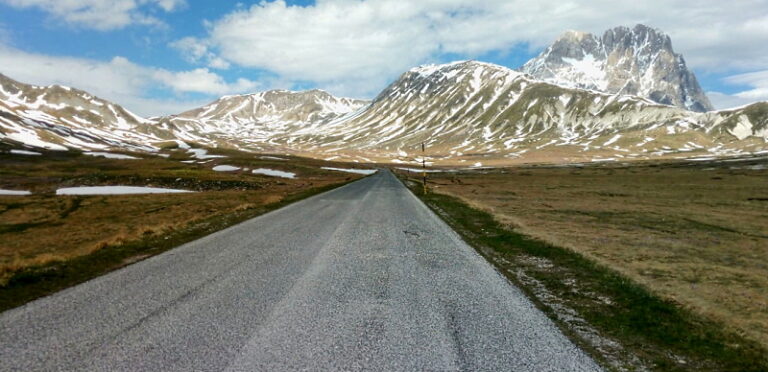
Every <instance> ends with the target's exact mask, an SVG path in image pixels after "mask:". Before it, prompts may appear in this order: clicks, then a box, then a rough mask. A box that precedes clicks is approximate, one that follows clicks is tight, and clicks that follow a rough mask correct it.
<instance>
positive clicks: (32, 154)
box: [11, 150, 42, 156]
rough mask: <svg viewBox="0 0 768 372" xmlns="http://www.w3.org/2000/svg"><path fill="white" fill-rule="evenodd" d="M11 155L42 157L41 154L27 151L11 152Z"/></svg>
mask: <svg viewBox="0 0 768 372" xmlns="http://www.w3.org/2000/svg"><path fill="white" fill-rule="evenodd" d="M11 154H13V155H31V156H39V155H42V154H41V153H39V152H34V151H27V150H11Z"/></svg>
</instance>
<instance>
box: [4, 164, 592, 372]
mask: <svg viewBox="0 0 768 372" xmlns="http://www.w3.org/2000/svg"><path fill="white" fill-rule="evenodd" d="M598 369H599V368H598V367H597V365H596V364H595V363H594V362H593V361H592V360H591V359H590V358H589V357H588V356H587V355H586V354H584V352H582V351H581V350H579V349H578V348H577V347H575V346H574V345H573V344H572V343H571V342H570V341H569V340H568V339H567V338H566V337H565V336H563V335H562V334H561V333H560V331H559V330H558V329H557V328H556V327H555V325H554V324H553V323H552V322H551V321H550V320H549V319H548V318H547V317H546V316H545V315H544V314H543V313H541V312H540V311H539V310H537V309H536V308H535V307H534V306H533V305H532V304H531V303H530V302H529V301H528V300H527V299H526V298H525V297H524V295H523V294H522V293H521V292H520V291H519V290H518V289H517V288H515V287H514V286H512V285H510V284H509V283H508V282H507V280H506V279H505V278H504V277H502V276H501V275H500V274H498V273H497V272H496V271H495V270H494V269H493V268H492V267H491V266H490V265H489V264H488V263H487V262H485V260H484V259H483V258H481V257H480V256H479V255H477V254H476V253H475V252H474V250H473V249H472V248H471V247H469V246H467V245H466V244H465V243H464V242H462V241H461V240H460V238H459V237H458V236H457V235H456V233H455V232H453V231H452V230H451V229H450V228H449V227H448V226H447V225H446V224H445V223H444V222H442V221H441V220H440V219H439V218H438V217H436V216H435V215H434V214H433V213H432V212H431V211H430V210H428V209H427V207H426V206H424V204H422V203H421V202H420V201H419V200H418V199H416V198H415V197H414V196H413V195H412V194H411V193H410V192H409V191H408V190H407V189H405V187H403V185H402V184H400V182H399V181H398V180H397V179H396V178H395V177H394V176H393V175H392V174H391V173H389V172H380V173H379V174H376V175H374V176H371V177H368V178H366V179H363V180H361V181H358V182H355V183H352V184H349V185H347V186H344V187H342V188H339V189H336V190H334V191H331V192H328V193H325V194H322V195H318V196H315V197H312V198H310V199H307V200H304V201H302V202H299V203H295V204H293V205H290V206H288V207H286V208H283V209H280V210H277V211H274V212H271V213H269V214H266V215H263V216H261V217H258V218H255V219H253V220H250V221H247V222H245V223H242V224H240V225H237V226H234V227H231V228H229V229H227V230H223V231H220V232H218V233H215V234H213V235H210V236H208V237H205V238H203V239H200V240H197V241H195V242H192V243H189V244H186V245H184V246H181V247H179V248H177V249H174V250H171V251H168V252H166V253H164V254H161V255H159V256H156V257H153V258H150V259H147V260H145V261H142V262H139V263H136V264H134V265H131V266H129V267H127V268H124V269H121V270H118V271H115V272H113V273H111V274H108V275H105V276H102V277H100V278H97V279H94V280H91V281H89V282H87V283H84V284H81V285H79V286H76V287H73V288H70V289H67V290H64V291H62V292H59V293H57V294H55V295H53V296H49V297H46V298H43V299H40V300H38V301H35V302H32V303H29V304H27V305H26V306H23V307H20V308H17V309H13V310H10V311H7V312H5V313H3V314H0V370H2V371H35V370H86V371H273V370H318V371H328V370H381V371H398V370H409V371H413V370H434V371H452V370H505V371H584V370H598Z"/></svg>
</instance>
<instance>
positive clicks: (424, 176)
mask: <svg viewBox="0 0 768 372" xmlns="http://www.w3.org/2000/svg"><path fill="white" fill-rule="evenodd" d="M426 155H427V154H426V149H425V147H424V142H422V143H421V178H422V181H423V182H424V183H423V185H424V195H427V157H426Z"/></svg>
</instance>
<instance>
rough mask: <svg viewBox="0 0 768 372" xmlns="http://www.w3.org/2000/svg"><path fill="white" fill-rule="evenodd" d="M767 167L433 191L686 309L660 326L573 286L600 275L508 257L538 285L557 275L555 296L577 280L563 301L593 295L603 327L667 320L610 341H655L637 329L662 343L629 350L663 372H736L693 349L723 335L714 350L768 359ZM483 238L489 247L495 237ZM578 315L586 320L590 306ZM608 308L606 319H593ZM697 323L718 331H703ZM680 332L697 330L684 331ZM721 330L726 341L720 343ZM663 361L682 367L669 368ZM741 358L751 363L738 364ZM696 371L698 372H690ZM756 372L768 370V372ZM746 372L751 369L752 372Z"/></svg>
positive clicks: (614, 173)
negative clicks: (749, 350)
mask: <svg viewBox="0 0 768 372" xmlns="http://www.w3.org/2000/svg"><path fill="white" fill-rule="evenodd" d="M767 163H768V162H767V161H766V160H765V159H761V160H751V161H732V162H688V163H684V162H682V163H681V162H661V163H640V164H636V165H631V166H629V165H619V164H603V165H590V166H577V167H556V166H522V167H515V168H505V169H492V170H477V171H464V172H458V173H456V172H451V173H431V174H430V187H431V189H432V190H433V191H434V192H436V193H437V194H438V195H439V194H442V195H449V196H452V197H455V198H458V199H457V200H461V201H462V202H463V204H465V205H467V206H470V207H472V208H474V209H476V210H478V211H484V212H488V213H490V214H491V215H493V218H494V220H495V221H497V222H499V226H501V227H502V228H503V230H505V231H508V232H509V233H511V234H519V236H521V237H522V238H520V239H523V240H526V239H530V240H531V241H536V242H541V243H542V244H544V245H545V246H548V247H552V248H551V249H552V250H556V249H561V248H562V249H565V250H566V251H569V252H575V253H576V254H577V255H578V256H580V257H584V258H585V259H586V260H587V261H589V262H594V263H596V265H597V267H604V268H607V269H608V271H609V272H615V273H617V274H618V275H619V276H618V277H619V278H621V277H624V278H628V279H629V280H631V282H633V283H637V284H638V285H639V288H640V289H641V292H642V291H645V290H648V292H649V296H651V297H648V298H652V297H654V296H658V298H659V299H661V300H662V301H666V302H668V303H670V304H675V307H676V308H679V309H681V311H683V313H681V314H682V315H680V316H674V317H672V318H670V319H678V318H679V321H675V322H665V321H664V320H663V319H665V317H666V316H667V315H669V314H667V315H664V314H658V313H656V310H654V309H647V308H646V306H645V305H642V302H632V301H629V302H624V304H623V305H622V304H621V301H617V295H616V293H611V291H607V292H606V291H602V290H601V289H600V288H604V287H605V286H604V285H597V286H596V287H594V288H591V289H590V286H588V285H584V282H585V280H583V279H584V278H582V280H581V281H580V282H581V284H574V283H576V282H579V281H578V280H577V279H578V277H579V276H580V275H581V273H580V271H582V270H586V271H589V270H587V269H585V268H584V267H585V266H584V265H581V266H579V265H577V267H576V268H573V267H572V268H571V269H568V268H564V267H560V266H558V265H557V262H554V263H553V259H552V257H547V256H546V255H544V256H536V255H532V256H531V255H530V252H528V253H526V254H525V255H523V256H515V257H517V258H512V257H506V258H504V257H502V261H504V260H506V261H509V262H513V263H512V264H511V266H512V267H514V268H515V269H514V270H518V269H520V270H524V268H526V267H527V269H528V274H529V275H528V276H530V274H531V272H537V271H543V272H549V275H548V276H547V275H544V276H541V277H539V281H543V282H544V283H545V284H546V283H547V281H551V282H552V283H555V282H560V284H562V283H563V282H568V281H571V280H573V281H574V282H573V283H572V284H573V285H570V286H568V285H566V286H565V287H563V288H564V289H563V288H561V289H563V290H565V292H564V293H569V292H570V291H580V290H581V291H583V293H582V296H581V297H573V296H572V294H573V293H572V294H571V296H570V297H571V300H574V299H575V298H582V299H583V298H585V297H584V296H583V295H584V294H585V293H586V296H587V297H594V298H593V299H595V298H597V300H596V301H595V302H594V303H593V304H591V305H590V306H586V305H585V306H583V308H582V309H581V310H582V312H586V313H589V312H593V314H601V313H602V315H599V316H595V317H594V319H593V321H596V322H598V323H600V322H605V319H609V318H610V314H611V313H616V314H618V313H620V312H621V311H623V310H622V306H625V307H635V308H636V310H637V309H642V311H646V310H647V312H648V314H651V315H653V314H654V313H656V315H657V316H658V317H659V320H658V321H657V322H655V323H654V322H650V323H647V324H646V325H645V326H643V327H641V326H639V325H638V324H637V323H632V322H629V323H621V322H618V323H617V324H613V325H610V324H603V326H605V327H603V330H606V329H607V330H609V332H608V333H613V336H616V337H617V338H618V339H621V342H624V343H625V344H626V343H632V342H635V343H636V342H638V340H639V341H642V338H644V337H650V336H644V335H640V334H635V333H637V332H634V333H633V332H629V333H625V332H624V331H622V330H621V329H622V328H627V327H634V328H637V329H638V330H641V331H642V332H643V333H644V334H645V335H650V334H652V333H653V332H658V336H659V337H657V339H656V341H652V340H645V341H643V342H641V344H644V345H645V346H642V347H639V348H638V347H634V348H633V347H630V349H634V352H635V354H636V355H640V356H641V357H643V358H645V359H647V360H651V361H652V364H653V365H655V366H656V368H658V367H659V366H663V368H662V369H683V370H684V369H710V368H714V369H718V368H725V367H726V366H727V365H728V364H727V363H726V364H717V363H715V362H712V363H715V364H711V363H710V362H707V361H706V360H707V356H706V355H702V353H703V354H706V353H721V354H722V353H725V351H723V350H725V349H721V350H720V351H716V349H718V348H714V349H712V348H710V347H700V346H701V345H700V342H699V341H696V342H693V341H692V340H694V339H697V337H698V338H699V339H701V340H706V339H707V338H708V337H709V336H707V334H708V332H715V333H717V335H710V336H711V339H712V340H713V342H715V341H717V342H720V343H722V344H723V345H727V344H732V345H731V346H733V345H736V346H735V347H736V348H739V347H744V348H746V346H745V344H744V343H742V342H740V341H737V340H735V339H729V336H723V335H725V334H732V335H736V336H735V337H736V338H740V337H743V338H744V339H745V340H751V341H752V342H756V343H758V344H760V345H762V348H763V350H765V349H767V348H768V169H766V165H768V164H767ZM436 198H437V196H436ZM433 204H434V205H435V206H436V207H438V208H443V209H445V208H446V205H452V204H451V203H450V199H446V200H442V201H440V200H438V201H435V202H434V203H433ZM454 209H456V210H461V208H459V207H456V208H454ZM448 215H450V213H448ZM449 217H450V216H449ZM470 220H471V218H470ZM457 221H461V218H459V219H457ZM462 223H469V224H471V222H467V221H464V222H462ZM459 228H460V227H459ZM467 229H468V228H467ZM484 229H486V230H489V229H492V227H486V228H484ZM478 231H480V232H481V233H480V234H481V235H482V234H483V233H482V231H484V230H478ZM500 234H501V233H500ZM470 235H471V234H470ZM515 236H517V235H515ZM542 249H544V250H546V248H542ZM537 252H538V251H537ZM521 257H522V258H521ZM555 261H556V260H555ZM590 270H591V269H590ZM598 271H599V270H598ZM569 272H570V274H568V273H569ZM539 274H541V273H539ZM536 275H538V274H535V275H533V276H534V277H535V276H536ZM542 275H543V274H542ZM601 275H603V274H600V275H598V277H600V276H601ZM609 276H610V275H609ZM518 279H519V278H518ZM587 282H588V281H587ZM599 282H600V280H597V281H596V282H595V283H598V284H599ZM552 283H550V284H552ZM522 284H523V285H525V283H522ZM529 284H530V283H529ZM553 285H554V284H553ZM545 287H546V286H545ZM550 287H551V288H555V287H557V285H554V287H552V286H550ZM569 287H571V288H570V289H568V288H569ZM584 287H586V288H584ZM551 288H550V289H551ZM561 294H562V293H561ZM535 295H536V294H534V296H535ZM562 296H565V297H569V295H567V294H566V295H562ZM562 296H561V297H562ZM601 298H602V299H601ZM566 302H569V301H566ZM600 302H604V304H602V305H601V304H600ZM570 303H571V305H573V307H575V308H579V306H582V305H584V304H581V305H580V304H578V303H575V302H574V301H570ZM601 307H602V308H604V309H603V310H605V312H604V313H603V312H602V311H594V309H595V308H601ZM664 308H665V307H664V306H661V307H660V308H659V309H664ZM669 309H673V308H669ZM666 311H667V310H664V311H663V312H666ZM670 311H673V310H670ZM629 313H631V311H630V312H629ZM686 313H690V314H692V315H691V316H690V317H688V316H685V314H686ZM633 316H635V317H637V316H638V314H635V315H633ZM606 317H608V318H606ZM640 318H642V317H640ZM696 319H700V320H702V321H703V322H704V323H707V324H710V326H702V327H698V326H696V324H698V323H699V321H698V320H696ZM641 323H642V322H641ZM674 323H680V324H688V326H686V327H687V328H686V327H683V328H679V327H675V326H674ZM712 324H714V325H716V326H711V325H712ZM662 327H664V328H666V330H661V329H660V328H662ZM598 328H600V326H598ZM715 328H721V329H717V330H716V329H715ZM686 329H688V330H690V332H691V334H690V335H689V336H690V340H685V342H682V341H683V340H681V339H680V338H681V335H680V333H679V332H678V333H675V332H677V331H680V332H682V333H683V334H685V332H686V331H685V330H686ZM673 330H674V332H673ZM720 330H722V331H723V332H725V333H723V334H719V333H718V332H719V331H720ZM621 333H624V334H623V336H622V335H621ZM689 336H683V337H689ZM622 338H623V339H622ZM665 338H672V339H671V340H667V341H668V342H671V343H672V344H675V343H678V345H677V347H673V346H670V345H665V344H664V342H666V341H664V339H665ZM632 340H635V341H632ZM689 341H690V342H689ZM691 342H692V343H691ZM747 343H749V342H747ZM654 344H655V345H656V350H655V351H653V349H654V347H653V345H654ZM696 345H698V346H696ZM598 348H599V346H598ZM726 348H727V347H726ZM664 353H669V354H670V355H672V356H669V357H665V356H664V355H663V354H664ZM675 353H677V354H675ZM737 354H738V353H737ZM619 357H620V356H619ZM699 357H701V358H699ZM723 357H724V359H728V358H727V356H723ZM732 357H733V358H732V359H733V360H738V359H740V358H741V357H738V356H737V355H736V354H733V355H732ZM697 358H698V359H700V360H698V361H697V360H696V359H697ZM715 359H717V358H715ZM741 359H743V358H741ZM763 363H765V360H763ZM686 364H687V365H688V366H689V367H691V368H683V367H684V366H685V365H686ZM757 366H758V367H757V368H758V370H759V368H760V367H759V366H765V365H764V364H759V363H758V364H757ZM740 368H747V369H749V368H748V365H747V367H745V365H742V366H741V367H740Z"/></svg>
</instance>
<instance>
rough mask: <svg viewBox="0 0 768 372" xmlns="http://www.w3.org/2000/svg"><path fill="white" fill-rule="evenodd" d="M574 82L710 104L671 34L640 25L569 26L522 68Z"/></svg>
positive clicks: (702, 106) (693, 106) (694, 107)
mask: <svg viewBox="0 0 768 372" xmlns="http://www.w3.org/2000/svg"><path fill="white" fill-rule="evenodd" d="M520 70H521V71H522V72H525V73H527V74H530V75H531V76H533V77H534V78H536V79H539V80H544V81H547V82H550V83H553V84H557V85H562V86H565V87H572V88H585V89H594V90H599V91H604V92H609V93H617V94H628V95H637V96H641V97H645V98H648V99H651V100H653V101H655V102H658V103H662V104H667V105H674V106H678V107H682V108H685V109H688V110H691V111H697V112H706V111H711V110H713V107H712V104H711V103H710V102H709V99H708V98H707V96H706V95H705V94H704V92H703V90H702V89H701V87H700V86H699V83H698V81H697V80H696V76H695V75H694V74H693V72H691V71H690V70H688V68H687V67H686V64H685V60H684V59H683V56H682V55H680V54H677V53H675V51H674V50H673V49H672V41H671V39H670V37H669V36H668V35H666V34H664V33H663V32H661V31H660V30H657V29H653V28H650V27H647V26H644V25H637V26H635V27H634V28H631V29H630V28H628V27H616V28H613V29H610V30H608V31H606V32H605V33H604V34H603V35H602V36H601V37H600V36H595V35H592V34H589V33H583V32H576V31H569V32H566V33H565V34H563V35H562V36H561V37H560V38H559V39H557V40H556V41H555V42H554V43H553V44H552V45H551V46H550V47H548V48H547V49H546V50H544V51H543V52H542V53H541V54H540V55H539V56H538V57H536V58H534V59H532V60H530V61H528V62H527V63H526V64H525V65H524V66H523V67H522V68H521V69H520Z"/></svg>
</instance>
